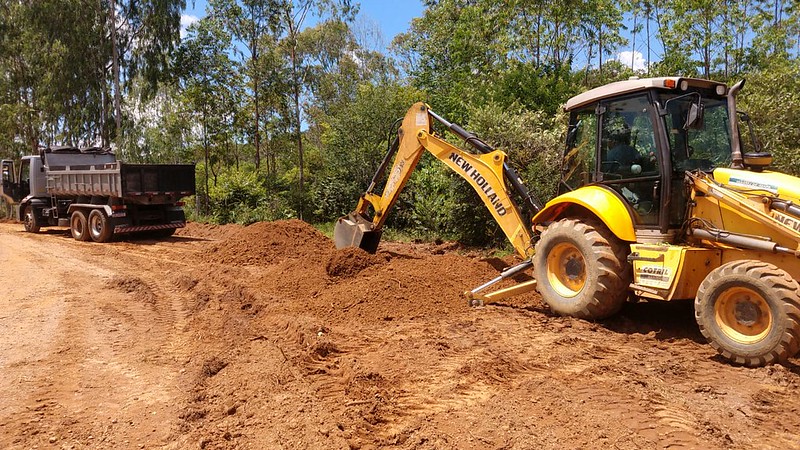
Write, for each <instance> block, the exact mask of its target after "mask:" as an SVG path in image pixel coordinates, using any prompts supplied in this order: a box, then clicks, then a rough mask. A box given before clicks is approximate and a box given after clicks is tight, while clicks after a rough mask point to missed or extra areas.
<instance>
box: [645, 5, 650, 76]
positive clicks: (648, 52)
mask: <svg viewBox="0 0 800 450" xmlns="http://www.w3.org/2000/svg"><path fill="white" fill-rule="evenodd" d="M646 5H647V6H646V7H647V10H646V11H645V14H646V17H645V19H646V20H647V21H646V22H645V27H647V76H648V77H649V76H650V2H647V4H646Z"/></svg>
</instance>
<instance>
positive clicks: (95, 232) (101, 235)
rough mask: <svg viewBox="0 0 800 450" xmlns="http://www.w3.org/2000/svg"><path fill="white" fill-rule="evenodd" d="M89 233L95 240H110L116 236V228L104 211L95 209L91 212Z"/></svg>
mask: <svg viewBox="0 0 800 450" xmlns="http://www.w3.org/2000/svg"><path fill="white" fill-rule="evenodd" d="M89 234H90V235H91V236H92V240H93V241H95V242H108V241H110V240H111V237H112V236H114V229H113V228H112V227H111V224H110V223H109V220H108V216H106V215H105V213H104V212H103V211H101V210H99V209H93V210H92V212H90V213H89Z"/></svg>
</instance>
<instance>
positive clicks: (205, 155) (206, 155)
mask: <svg viewBox="0 0 800 450" xmlns="http://www.w3.org/2000/svg"><path fill="white" fill-rule="evenodd" d="M206 116H207V114H206V109H205V107H204V108H203V169H204V172H205V180H204V182H205V187H206V192H205V195H204V197H205V198H204V199H203V200H204V203H205V214H206V215H208V213H209V211H210V208H209V204H208V197H209V195H208V164H209V160H210V159H211V158H210V154H209V150H208V120H207V117H206Z"/></svg>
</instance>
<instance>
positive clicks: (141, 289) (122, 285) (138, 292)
mask: <svg viewBox="0 0 800 450" xmlns="http://www.w3.org/2000/svg"><path fill="white" fill-rule="evenodd" d="M108 285H109V286H110V287H111V288H113V289H116V290H118V291H121V292H125V293H126V294H134V297H136V298H137V299H139V300H141V301H144V302H145V303H155V301H156V295H155V294H154V293H153V290H152V289H151V288H150V286H148V285H147V283H145V282H144V281H142V279H141V278H137V277H132V276H117V277H114V278H112V279H111V281H109V283H108Z"/></svg>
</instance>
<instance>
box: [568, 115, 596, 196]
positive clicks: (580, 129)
mask: <svg viewBox="0 0 800 450" xmlns="http://www.w3.org/2000/svg"><path fill="white" fill-rule="evenodd" d="M596 151H597V115H596V114H595V109H594V108H591V109H584V110H580V111H577V112H576V113H574V114H573V115H572V118H571V120H570V126H569V131H568V136H567V149H566V153H565V154H564V164H563V180H564V184H566V186H567V187H568V188H569V189H570V190H571V189H577V188H579V187H581V186H585V185H587V184H589V183H592V182H594V181H595V178H596V177H595V165H596V164H595V161H596V159H595V153H596ZM562 188H563V186H562ZM561 191H563V189H561Z"/></svg>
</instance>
